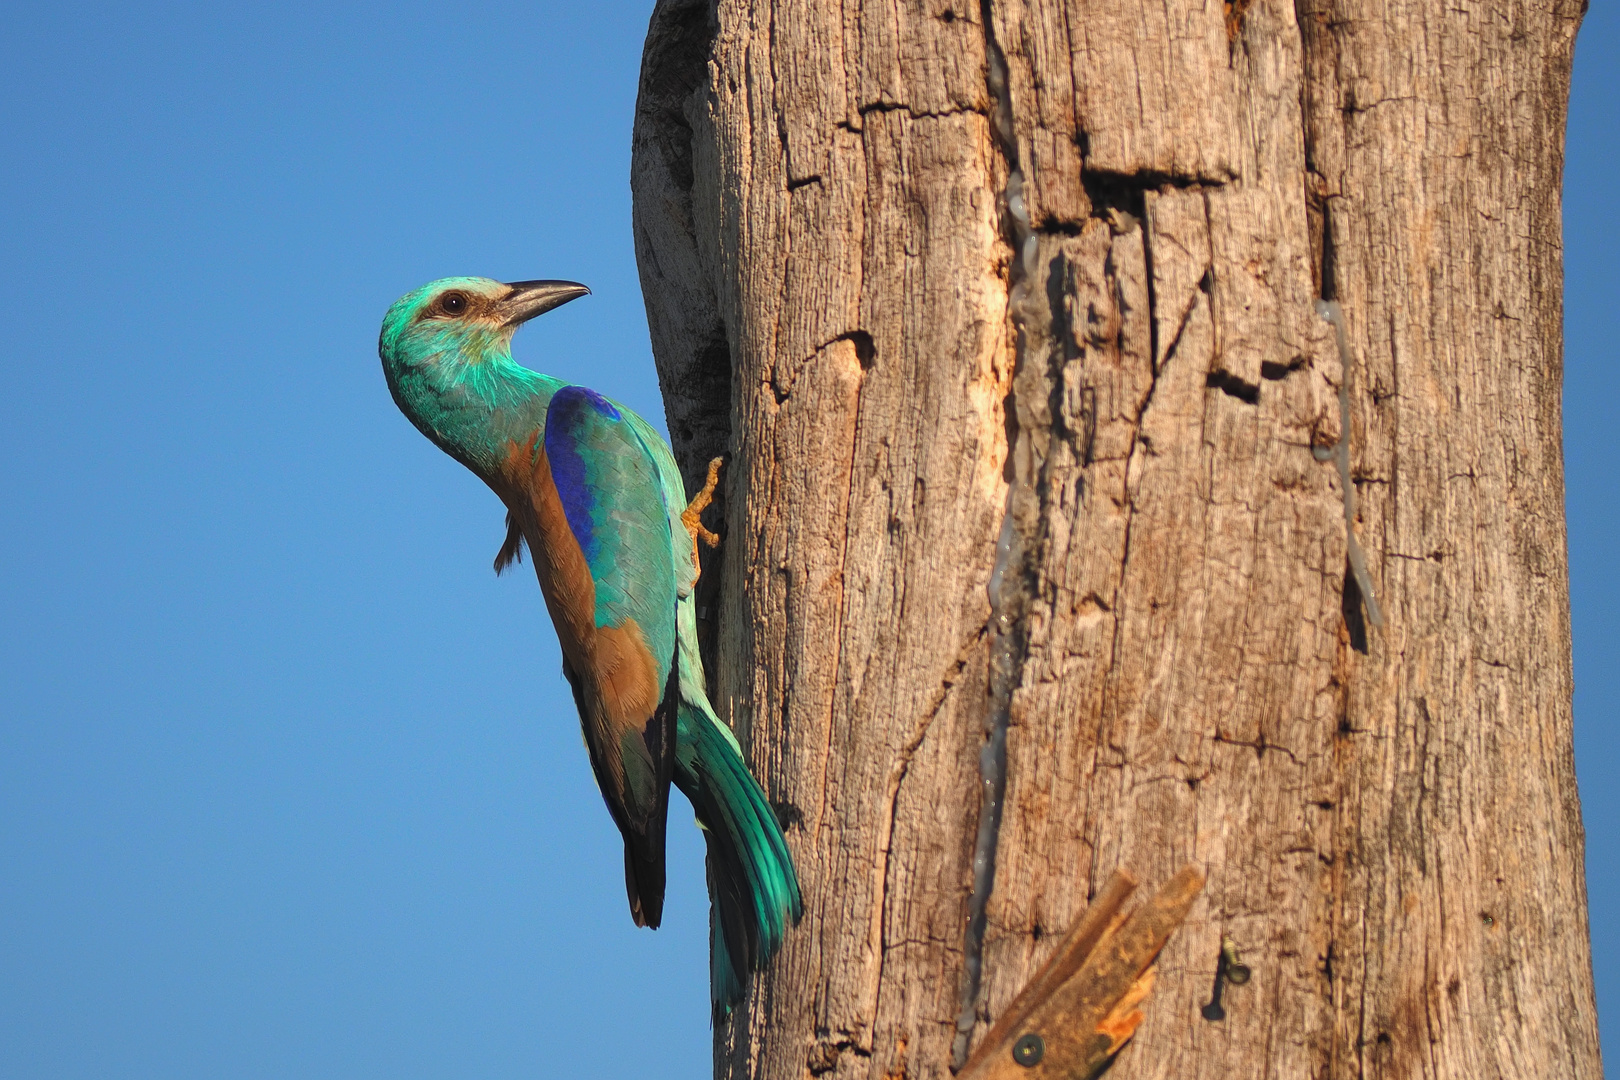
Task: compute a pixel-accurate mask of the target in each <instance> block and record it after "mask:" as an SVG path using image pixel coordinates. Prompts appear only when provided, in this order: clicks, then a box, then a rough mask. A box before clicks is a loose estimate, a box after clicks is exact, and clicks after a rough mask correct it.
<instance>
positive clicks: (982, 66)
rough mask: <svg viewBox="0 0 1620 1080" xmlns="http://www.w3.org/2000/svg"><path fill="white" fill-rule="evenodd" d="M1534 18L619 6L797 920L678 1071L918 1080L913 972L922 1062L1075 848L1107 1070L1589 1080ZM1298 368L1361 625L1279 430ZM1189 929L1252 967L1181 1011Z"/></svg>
mask: <svg viewBox="0 0 1620 1080" xmlns="http://www.w3.org/2000/svg"><path fill="white" fill-rule="evenodd" d="M1583 7H1584V4H1583V3H1582V2H1581V0H1528V2H1527V0H1516V2H1513V3H1508V2H1497V3H1487V2H1482V0H1455V2H1453V3H1449V4H1446V5H1439V4H1417V3H1414V2H1411V0H1297V2H1291V3H1285V2H1280V0H1227V2H1225V3H1217V2H1215V0H1169V2H1168V3H1164V4H1138V3H1134V2H1132V0H982V3H981V2H980V0H930V2H928V3H920V2H918V0H899V2H897V3H882V4H878V3H868V2H864V0H841V2H838V0H713V2H711V0H659V3H658V5H657V9H656V11H655V12H654V14H653V18H652V25H651V29H650V32H649V36H648V42H647V51H646V55H645V58H644V66H643V70H642V84H641V99H640V104H639V108H638V114H637V123H636V133H635V160H634V166H633V186H634V190H635V199H636V203H635V227H636V243H637V254H638V257H639V259H640V262H641V273H642V281H643V284H644V287H645V290H646V297H647V309H648V314H649V318H650V321H651V326H652V336H653V347H654V352H655V355H656V357H657V361H658V367H659V373H660V376H661V378H662V381H663V387H664V393H665V399H666V401H667V403H668V410H669V420H670V426H671V434H672V436H673V439H674V445H675V449H676V452H677V454H678V456H679V457H680V460H681V462H682V466H683V468H684V469H685V470H686V473H687V476H688V477H689V479H696V478H698V477H699V476H700V474H701V465H702V462H703V461H705V460H706V459H707V458H708V457H709V456H710V455H711V454H715V453H718V452H721V451H729V452H730V453H731V455H732V461H731V465H730V469H729V472H728V474H727V477H726V492H725V494H726V502H725V529H726V543H725V548H724V555H723V562H717V563H714V564H712V565H711V566H710V567H709V568H708V573H707V575H706V579H705V585H706V587H708V588H709V589H710V590H717V593H718V595H717V596H711V597H710V598H708V599H706V600H705V609H706V617H707V618H708V622H707V626H708V627H710V628H711V629H710V632H711V633H712V634H714V635H715V636H714V637H713V638H712V640H711V648H712V649H713V650H714V652H715V662H714V665H713V668H712V670H711V678H712V680H713V682H714V683H715V689H716V695H715V702H716V705H717V706H718V707H719V708H720V710H721V712H722V715H725V716H727V717H729V719H730V720H731V722H732V723H733V724H734V725H735V727H736V729H737V732H738V735H739V737H740V738H741V739H742V741H743V743H744V745H745V746H746V747H747V748H748V749H749V753H750V756H751V760H752V762H753V764H754V767H755V769H756V771H757V772H758V774H759V775H760V777H761V779H762V782H763V783H764V784H765V786H766V789H767V791H769V792H770V793H771V795H772V797H773V799H777V800H780V804H781V810H782V813H783V814H784V816H785V818H786V819H787V820H789V821H790V828H789V831H788V837H789V842H790V844H791V845H792V847H793V850H794V853H795V856H796V858H797V860H798V865H799V869H800V872H801V874H802V877H803V882H804V886H805V896H806V906H807V910H806V914H805V918H804V922H803V923H802V925H801V926H800V927H799V928H798V929H797V931H796V932H794V933H793V934H792V936H791V937H790V938H789V941H788V945H787V948H786V950H785V952H784V954H783V955H782V956H781V957H780V958H779V959H778V961H777V962H776V963H775V964H774V965H773V966H772V967H771V969H770V970H769V971H768V972H765V973H764V974H763V975H761V976H759V977H758V978H756V979H755V980H754V984H753V987H752V990H751V995H750V999H749V1004H748V1006H747V1007H746V1008H745V1009H743V1010H741V1011H739V1013H738V1014H737V1015H736V1016H735V1017H733V1019H732V1020H731V1021H730V1022H729V1023H728V1024H726V1025H723V1026H722V1029H721V1030H720V1031H718V1032H717V1033H716V1034H717V1049H716V1053H717V1071H718V1072H719V1073H720V1074H721V1075H724V1076H730V1077H743V1076H758V1077H767V1078H772V1080H778V1078H780V1080H786V1078H790V1077H791V1078H799V1077H803V1076H805V1075H806V1074H807V1073H808V1074H811V1075H827V1076H833V1077H851V1078H853V1077H900V1076H907V1077H940V1076H944V1075H946V1070H947V1066H948V1063H949V1061H950V1058H951V1054H952V1044H953V1041H955V1040H956V1036H957V1017H958V1014H959V1010H960V1007H961V997H962V994H963V991H964V987H966V989H967V990H969V991H970V994H969V999H970V1006H971V1012H972V1013H973V1014H976V1017H977V1022H976V1025H975V1024H974V1023H973V1022H972V1016H971V1015H970V1024H969V1026H970V1028H972V1031H971V1032H970V1034H971V1035H972V1038H973V1039H975V1040H976V1039H978V1038H979V1037H981V1036H982V1034H983V1032H984V1030H985V1026H984V1025H985V1023H986V1021H989V1020H993V1019H994V1018H995V1017H996V1016H997V1015H998V1010H1001V1009H1003V1008H1004V1007H1005V1006H1006V1004H1007V1003H1008V1002H1009V1001H1010V1000H1011V998H1012V996H1013V995H1014V994H1016V993H1017V992H1018V990H1019V989H1020V987H1021V986H1022V985H1023V983H1024V981H1025V980H1026V978H1027V977H1028V975H1029V974H1030V972H1031V971H1032V970H1033V968H1034V966H1035V965H1036V964H1037V963H1038V962H1039V961H1040V960H1041V959H1042V958H1043V956H1045V955H1046V953H1047V952H1048V951H1049V950H1050V948H1051V946H1052V943H1053V941H1054V940H1055V939H1056V936H1057V935H1058V934H1059V933H1060V932H1061V931H1062V930H1063V929H1064V928H1066V927H1067V926H1068V925H1069V924H1070V923H1071V922H1072V921H1073V920H1074V919H1075V918H1076V917H1077V916H1078V914H1079V913H1080V912H1081V911H1082V910H1083V909H1084V908H1085V906H1086V903H1087V898H1088V896H1089V894H1090V893H1091V892H1092V891H1093V890H1094V889H1095V888H1096V887H1097V886H1098V885H1099V884H1100V883H1101V881H1102V880H1103V879H1104V878H1105V877H1106V876H1107V874H1108V873H1109V871H1110V870H1112V869H1113V868H1115V867H1116V866H1124V867H1127V868H1129V869H1130V870H1132V871H1133V872H1134V873H1135V874H1136V875H1137V876H1138V877H1140V878H1141V879H1142V880H1144V881H1145V882H1147V883H1149V884H1156V883H1157V882H1159V881H1162V880H1164V879H1165V878H1167V877H1168V876H1169V875H1170V874H1171V873H1172V872H1173V871H1174V870H1175V869H1177V868H1178V867H1179V866H1181V865H1182V864H1183V863H1186V862H1195V863H1197V864H1198V865H1200V866H1201V867H1203V868H1204V869H1205V870H1207V872H1208V875H1209V881H1208V886H1207V888H1206V889H1205V891H1204V894H1203V896H1202V898H1201V899H1200V900H1199V901H1198V903H1197V906H1196V907H1195V908H1194V909H1193V914H1192V917H1191V919H1190V920H1189V921H1188V923H1187V924H1186V925H1185V926H1184V927H1183V928H1182V930H1181V931H1180V932H1179V933H1178V935H1177V936H1176V937H1175V938H1174V939H1173V940H1172V942H1171V944H1170V946H1169V948H1168V949H1167V950H1166V951H1165V953H1164V954H1163V955H1162V956H1161V957H1160V961H1159V968H1160V977H1159V981H1158V989H1157V990H1156V991H1155V993H1154V996H1153V998H1152V999H1151V1000H1150V1002H1149V1004H1148V1007H1147V1014H1148V1015H1147V1021H1146V1023H1145V1024H1144V1025H1143V1027H1142V1028H1141V1029H1140V1031H1139V1032H1138V1033H1137V1036H1136V1039H1135V1041H1134V1043H1132V1044H1131V1045H1130V1046H1128V1047H1127V1048H1126V1050H1125V1051H1124V1052H1123V1054H1122V1055H1121V1057H1120V1059H1119V1060H1118V1061H1117V1062H1116V1065H1115V1068H1114V1072H1113V1075H1114V1076H1116V1077H1121V1078H1123V1077H1128V1076H1129V1077H1134V1076H1155V1077H1176V1078H1187V1080H1190V1078H1195V1077H1210V1078H1215V1077H1222V1078H1225V1077H1233V1076H1244V1077H1247V1076H1278V1077H1301V1078H1305V1077H1323V1078H1325V1077H1334V1078H1338V1077H1351V1076H1364V1075H1365V1076H1389V1077H1419V1076H1421V1077H1433V1078H1447V1080H1451V1078H1456V1080H1463V1078H1467V1080H1479V1078H1488V1077H1502V1078H1514V1080H1519V1078H1525V1077H1542V1076H1545V1077H1588V1078H1593V1080H1595V1078H1597V1077H1598V1076H1599V1075H1600V1065H1599V1058H1598V1048H1597V1035H1596V1024H1595V1012H1594V1006H1593V1000H1592V984H1591V973H1590V960H1589V955H1588V944H1587V932H1586V900H1585V892H1584V885H1583V875H1582V833H1581V822H1580V813H1579V808H1578V804H1577V801H1576V793H1575V780H1574V771H1573V766H1572V757H1571V743H1570V653H1569V621H1568V602H1567V601H1568V595H1567V576H1566V559H1565V542H1564V518H1563V502H1562V499H1563V477H1562V460H1561V446H1560V438H1561V433H1560V418H1559V392H1560V378H1561V370H1560V367H1561V290H1562V278H1561V274H1562V270H1561V261H1560V222H1559V214H1560V209H1559V185H1560V180H1561V170H1562V159H1563V130H1564V113H1565V101H1566V93H1567V87H1568V75H1569V67H1570V59H1571V54H1572V51H1573V43H1574V37H1575V31H1576V28H1577V25H1578V23H1579V18H1580V13H1581V11H1582V10H1583ZM1318 298H1326V299H1328V300H1336V301H1337V302H1338V303H1339V304H1340V305H1342V309H1343V313H1344V319H1345V324H1346V327H1347V329H1348V345H1349V350H1348V351H1349V354H1350V355H1351V357H1352V358H1353V364H1352V370H1351V371H1349V372H1346V371H1344V370H1343V369H1342V365H1341V361H1340V353H1339V351H1338V349H1337V348H1336V346H1335V342H1334V332H1333V328H1332V327H1331V326H1329V325H1328V324H1327V323H1326V322H1324V321H1323V320H1322V319H1321V318H1319V317H1318V315H1317V314H1316V313H1315V312H1314V311H1313V301H1315V300H1317V299H1318ZM1347 378H1348V379H1349V380H1350V381H1349V388H1350V390H1351V393H1350V394H1349V396H1348V413H1349V417H1350V424H1349V430H1348V433H1347V434H1348V436H1349V442H1348V447H1349V458H1348V461H1349V470H1348V471H1349V474H1350V476H1351V478H1352V485H1353V488H1354V490H1355V492H1356V493H1357V494H1358V496H1359V507H1358V509H1359V513H1358V516H1357V518H1356V521H1355V526H1354V532H1353V535H1354V536H1356V537H1359V542H1360V546H1361V547H1362V548H1363V549H1364V550H1365V552H1366V559H1367V564H1368V567H1369V574H1370V584H1371V588H1372V592H1373V594H1374V596H1375V597H1376V600H1377V602H1378V604H1379V605H1380V606H1381V608H1382V613H1383V616H1384V619H1383V625H1382V626H1378V625H1373V622H1374V620H1373V619H1372V617H1371V616H1372V614H1373V612H1374V610H1375V609H1374V608H1373V607H1372V606H1371V604H1370V603H1369V599H1370V598H1368V597H1365V596H1363V595H1362V590H1361V589H1359V588H1358V587H1357V586H1356V585H1355V583H1354V577H1353V575H1352V574H1351V572H1350V570H1349V558H1350V556H1349V550H1350V546H1351V540H1350V538H1349V537H1347V531H1346V522H1345V516H1344V514H1345V511H1344V498H1343V497H1344V492H1343V489H1342V486H1341V482H1340V473H1339V470H1338V469H1337V468H1336V467H1335V463H1334V462H1333V461H1332V460H1323V458H1324V457H1328V458H1330V459H1331V456H1332V454H1331V450H1330V448H1332V447H1334V446H1336V445H1337V444H1338V442H1339V440H1340V437H1341V423H1340V405H1339V402H1340V388H1341V387H1342V386H1344V385H1345V380H1346V379H1347ZM998 542H999V544H998ZM714 628H717V630H716V629H714ZM1003 735H1004V737H1005V774H1004V775H1005V800H1004V803H1003V804H1002V807H1003V809H1002V811H1001V816H1000V819H999V823H997V821H996V820H995V818H994V816H993V815H991V816H990V817H989V818H988V819H986V820H984V821H983V823H984V824H985V825H986V828H985V829H984V830H983V831H984V832H985V833H986V834H987V836H988V837H989V838H990V839H994V840H996V841H998V843H997V847H996V849H995V851H994V874H993V886H994V887H993V891H991V892H990V893H989V897H988V911H987V918H986V924H987V929H986V931H985V934H984V939H983V957H982V973H983V978H982V981H981V982H980V984H979V985H978V986H977V987H975V986H974V985H973V982H972V980H971V978H967V977H965V976H964V968H965V963H966V961H965V957H966V956H967V955H970V954H971V953H972V952H973V951H974V950H975V948H976V946H975V944H974V942H973V940H972V939H973V935H972V934H966V935H965V934H964V930H965V928H967V926H968V923H969V921H970V918H969V917H970V913H971V905H972V903H973V891H974V871H973V863H974V857H975V852H976V849H977V850H978V852H979V854H980V855H981V856H982V855H986V854H989V852H987V851H986V850H984V849H983V848H982V847H979V846H978V837H979V833H980V831H981V829H980V826H981V819H983V818H984V815H985V813H986V808H987V807H988V806H989V805H990V804H989V803H986V802H985V801H984V800H983V798H982V794H983V791H984V787H985V785H984V783H983V782H982V780H981V751H982V750H983V749H984V748H985V747H986V745H987V741H988V744H989V746H990V753H989V754H988V755H987V756H988V758H989V759H990V761H989V764H990V765H991V766H992V774H991V780H992V785H991V786H992V787H993V786H994V783H993V782H994V780H995V776H994V769H993V766H994V765H995V761H994V759H995V756H996V755H995V748H996V746H997V745H998V742H997V740H998V739H999V738H1001V737H1002V736H1003ZM1223 939H1230V940H1231V941H1232V942H1234V943H1235V945H1236V946H1237V947H1238V948H1239V949H1240V950H1241V952H1242V955H1243V958H1244V961H1245V963H1246V964H1247V965H1248V966H1249V967H1250V968H1251V970H1252V972H1253V978H1252V979H1251V980H1250V981H1249V982H1248V983H1246V984H1245V985H1243V986H1241V987H1234V988H1232V989H1230V990H1228V991H1227V993H1226V1000H1225V1005H1226V1010H1227V1017H1226V1019H1224V1020H1221V1021H1218V1022H1211V1021H1207V1020H1205V1019H1203V1018H1201V1016H1200V1008H1199V1007H1200V1005H1201V1004H1203V1003H1204V1002H1205V1001H1206V1000H1207V999H1208V998H1209V995H1210V991H1211V985H1212V981H1213V979H1214V976H1215V970H1216V958H1217V955H1218V953H1219V951H1220V948H1221V943H1222V941H1223Z"/></svg>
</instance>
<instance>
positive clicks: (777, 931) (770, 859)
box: [675, 701, 804, 1023]
mask: <svg viewBox="0 0 1620 1080" xmlns="http://www.w3.org/2000/svg"><path fill="white" fill-rule="evenodd" d="M678 723H679V727H678V733H677V738H676V745H677V748H678V749H677V751H676V760H675V786H676V787H678V788H680V789H681V791H682V793H684V794H685V795H686V797H687V798H688V799H690V800H691V801H692V807H693V809H694V810H696V811H697V817H698V824H699V825H701V826H703V838H704V840H705V842H706V843H707V844H708V848H709V897H710V899H711V901H712V903H713V910H712V912H711V914H710V922H709V944H710V948H709V968H710V970H709V993H710V999H711V1003H712V1005H713V1008H714V1018H715V1022H716V1023H718V1022H719V1021H720V1020H722V1019H724V1017H725V1016H726V1015H727V1014H728V1013H729V1012H730V1011H731V1010H732V1008H733V1007H734V1006H735V1005H736V1004H737V1003H738V1002H740V1001H741V1000H742V996H743V986H744V985H745V983H746V981H747V978H748V973H749V972H750V971H757V970H759V969H761V968H763V967H764V966H765V964H766V962H767V961H768V960H770V958H771V956H772V955H774V954H775V952H776V950H777V949H778V948H779V947H780V946H781V944H782V939H783V938H784V937H785V936H786V935H787V928H788V925H789V922H790V920H791V922H795V923H796V922H798V921H799V917H800V915H802V914H803V913H804V902H803V900H802V899H801V897H800V895H799V878H798V875H797V874H796V873H795V872H794V869H793V857H792V856H791V855H789V854H788V848H787V841H786V840H785V839H784V838H783V836H782V826H781V824H780V823H779V822H778V821H777V819H776V811H775V810H773V809H772V808H771V804H770V803H769V802H768V801H767V800H766V798H765V793H764V792H763V791H761V790H760V787H759V784H758V783H757V782H756V781H755V780H754V778H753V776H752V775H750V774H749V772H748V766H747V765H746V764H745V763H744V762H743V759H742V754H741V753H740V752H739V751H738V749H737V744H736V741H735V740H734V739H733V738H732V737H731V732H729V731H727V730H726V729H725V728H724V727H722V726H721V724H720V721H719V720H717V719H715V718H714V717H713V716H712V715H709V714H708V713H707V710H706V709H702V708H701V707H698V706H695V705H693V704H692V703H691V702H689V701H683V702H681V708H680V716H679V721H678Z"/></svg>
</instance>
